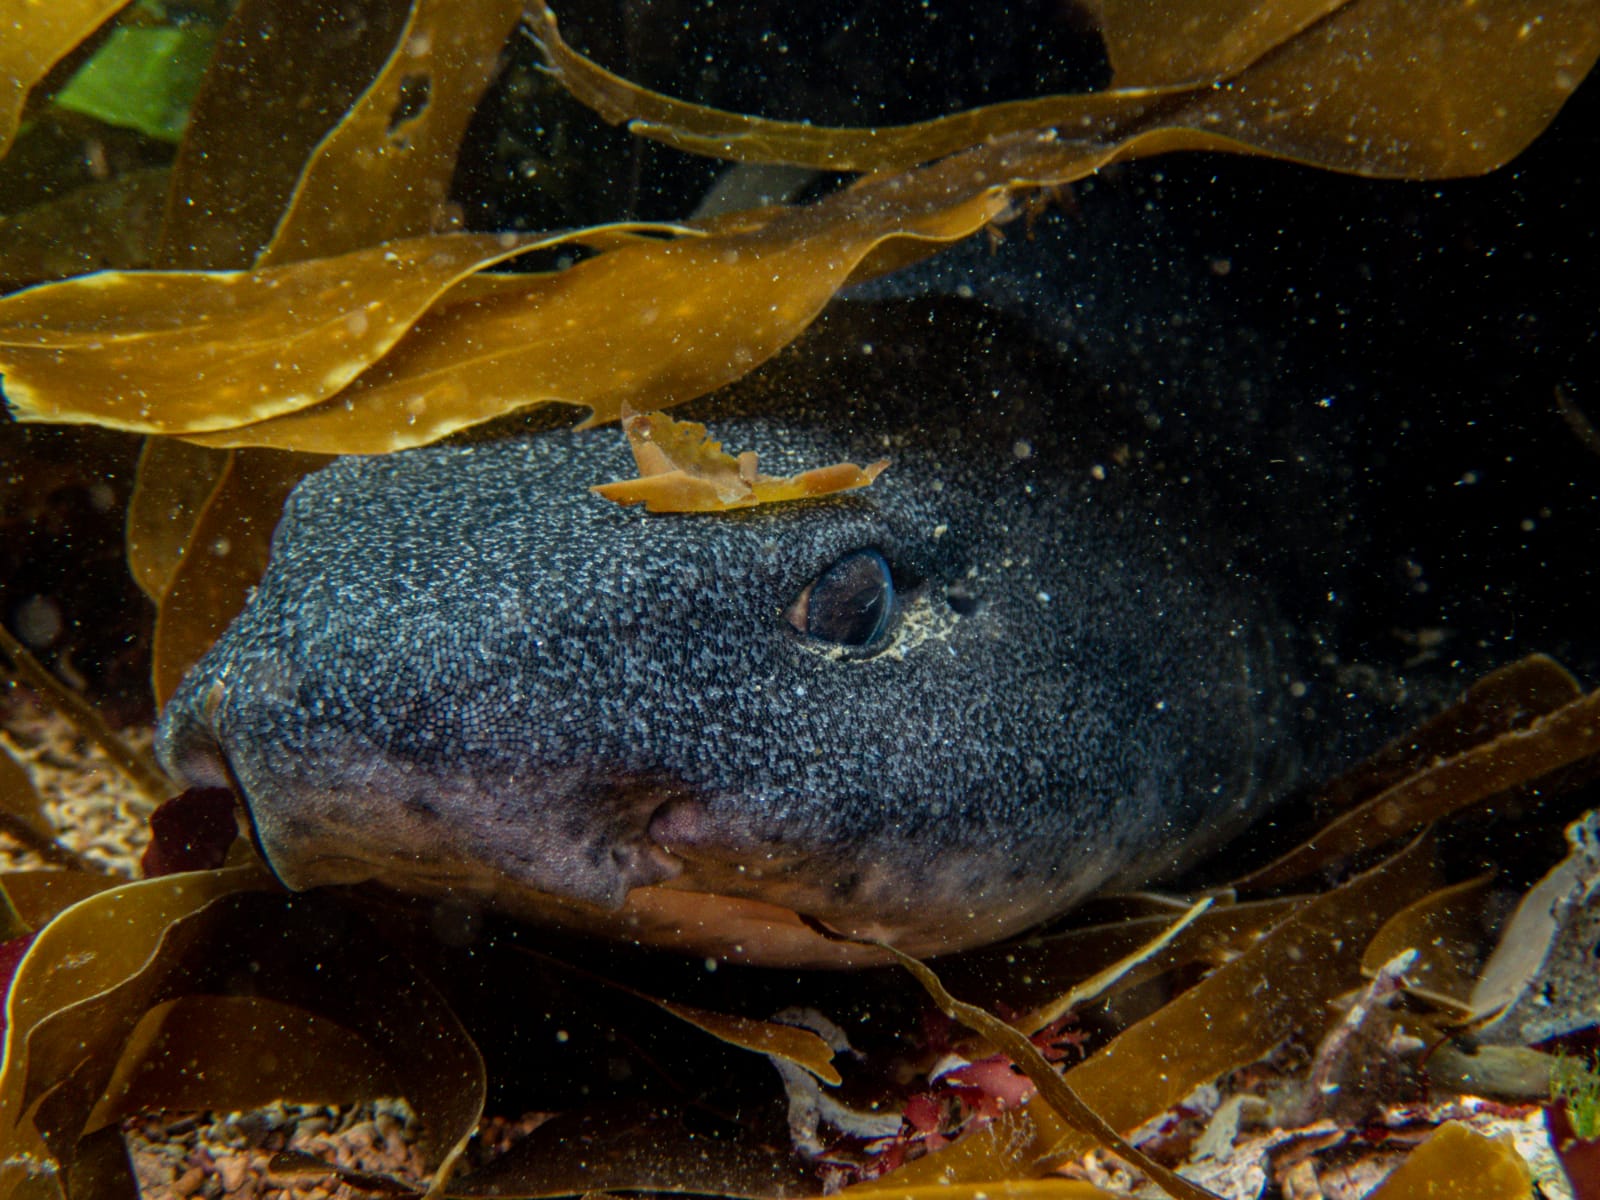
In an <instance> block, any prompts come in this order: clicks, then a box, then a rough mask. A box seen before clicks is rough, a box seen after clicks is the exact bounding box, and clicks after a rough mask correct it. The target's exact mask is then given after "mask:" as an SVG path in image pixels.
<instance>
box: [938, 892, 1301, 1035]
mask: <svg viewBox="0 0 1600 1200" xmlns="http://www.w3.org/2000/svg"><path fill="white" fill-rule="evenodd" d="M1302 902H1303V898H1301V897H1293V898H1287V899H1275V900H1256V901H1251V902H1249V903H1246V904H1227V905H1220V904H1216V905H1213V906H1212V907H1211V908H1210V909H1209V910H1208V911H1206V912H1205V913H1203V914H1202V915H1201V916H1200V917H1198V918H1197V919H1196V920H1195V921H1194V923H1193V924H1192V925H1190V926H1189V928H1187V929H1185V930H1184V931H1183V932H1182V933H1181V934H1179V936H1178V937H1177V938H1176V939H1175V941H1174V942H1173V944H1172V945H1170V946H1168V947H1167V948H1166V949H1165V950H1164V951H1162V952H1161V953H1159V954H1157V955H1156V956H1155V958H1154V959H1152V960H1150V961H1148V962H1144V963H1142V964H1140V965H1139V966H1136V967H1134V968H1133V969H1131V970H1129V971H1128V972H1127V973H1126V974H1124V975H1121V976H1120V977H1119V979H1118V983H1117V986H1118V987H1131V986H1134V985H1136V984H1139V983H1142V982H1144V981H1145V980H1147V979H1150V978H1153V977H1154V976H1156V975H1159V974H1161V973H1162V972H1165V971H1169V970H1171V969H1172V968H1173V967H1175V966H1181V965H1183V964H1184V963H1191V962H1199V963H1206V964H1211V965H1216V964H1218V963H1222V962H1226V961H1228V960H1229V959H1231V958H1234V957H1236V956H1237V955H1238V954H1240V953H1242V952H1243V951H1244V950H1246V949H1247V948H1248V947H1249V946H1250V944H1251V943H1252V942H1254V941H1255V940H1256V939H1257V938H1258V937H1259V936H1260V935H1261V933H1262V932H1263V931H1264V930H1265V929H1267V928H1268V927H1269V926H1272V925H1275V924H1277V923H1278V922H1279V921H1281V920H1283V919H1284V918H1285V917H1287V916H1288V915H1289V913H1290V912H1291V911H1292V910H1293V909H1294V908H1295V907H1296V906H1297V905H1299V904H1300V903H1302ZM1171 925H1172V917H1171V916H1170V915H1162V916H1146V917H1134V918H1129V919H1126V920H1120V921H1112V922H1109V923H1106V924H1095V925H1090V926H1087V927H1084V928H1080V929H1069V930H1066V931H1064V932H1062V933H1052V934H1045V935H1044V936H1042V937H1034V938H1029V939H1028V940H1027V941H1023V942H1018V943H1011V944H1005V945H1001V946H997V947H992V948H989V949H982V950H976V951H972V952H970V953H966V954H961V955H958V956H956V957H953V958H949V959H945V960H942V961H941V962H940V963H939V977H940V978H941V979H943V980H945V981H946V983H947V984H948V985H949V986H950V987H953V988H957V989H958V990H960V991H961V993H962V994H963V995H965V996H967V997H969V998H973V999H978V1000H981V1002H982V1003H984V1004H988V1005H990V1006H994V1005H997V1004H1006V1005H1009V1006H1011V1007H1013V1008H1015V1007H1018V1006H1019V1005H1023V1004H1029V1005H1038V1004H1045V1003H1048V1002H1049V1001H1050V1000H1051V999H1052V998H1054V996H1055V994H1056V993H1057V992H1058V991H1059V990H1060V983H1061V982H1062V981H1065V980H1072V979H1085V978H1088V977H1089V976H1091V975H1094V974H1096V973H1099V972H1103V971H1107V970H1109V969H1111V968H1112V967H1113V966H1114V965H1115V964H1116V963H1117V961H1118V960H1119V959H1125V958H1127V957H1128V956H1130V955H1137V954H1138V952H1139V948H1140V947H1141V946H1143V945H1145V944H1147V943H1148V942H1149V941H1150V940H1151V939H1155V938H1159V937H1160V936H1161V934H1162V932H1163V930H1165V929H1168V928H1170V927H1171Z"/></svg>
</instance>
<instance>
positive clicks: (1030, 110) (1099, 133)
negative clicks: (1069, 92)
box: [530, 0, 1600, 178]
mask: <svg viewBox="0 0 1600 1200" xmlns="http://www.w3.org/2000/svg"><path fill="white" fill-rule="evenodd" d="M1176 9H1177V11H1174V9H1173V8H1172V7H1169V6H1156V5H1134V4H1122V5H1116V4H1108V5H1106V6H1105V11H1104V13H1103V16H1104V23H1105V26H1106V39H1107V43H1108V47H1109V49H1110V51H1111V54H1112V62H1113V65H1114V66H1118V67H1119V68H1120V69H1119V72H1118V75H1117V77H1116V78H1115V80H1114V83H1115V85H1116V87H1114V89H1113V90H1111V91H1107V92H1101V93H1094V94H1090V95H1082V96H1078V95H1073V96H1051V97H1043V98H1040V99H1036V100H1026V101H1016V102H1010V103H1005V104H997V105H994V106H991V107H989V108H981V109H973V110H969V111H967V112H963V113H957V114H955V115H953V116H949V117H942V118H939V119H936V120H932V121H926V122H921V123H918V124H914V125H905V126H896V127H888V128H878V129H845V128H826V127H821V126H815V125H807V124H805V123H802V122H782V121H769V120H765V119H762V118H758V117H748V116H743V115H740V114H736V113H727V112H722V111H719V110H716V109H710V108H706V107H704V106H701V105H695V104H689V103H686V102H684V101H679V100H675V99H673V98H671V97H669V96H664V95H661V94H660V93H656V92H651V91H648V90H647V89H644V88H640V87H638V86H637V85H634V84H632V83H629V82H627V81H626V80H623V79H621V78H619V77H617V76H615V75H612V74H611V73H610V72H607V71H605V70H604V69H603V68H601V67H600V66H599V65H598V64H596V63H593V62H592V61H590V60H588V59H586V58H584V57H583V56H582V55H579V54H577V53H576V52H575V51H573V50H572V49H571V47H569V46H567V45H566V44H565V43H564V42H563V41H562V40H561V38H560V35H559V33H558V32H557V31H556V26H555V18H554V16H553V14H552V13H551V12H550V10H549V8H548V7H547V6H546V5H544V4H542V3H540V4H537V5H535V6H534V9H533V14H534V15H533V16H532V17H531V18H530V19H531V21H532V23H533V25H534V28H535V32H536V34H537V35H538V36H539V37H540V39H541V41H542V42H543V44H544V45H545V47H546V56H547V58H548V60H549V62H550V65H551V68H552V70H553V71H554V72H555V74H556V77H557V78H558V79H559V80H560V81H561V82H562V84H563V85H564V86H566V87H567V88H568V90H570V91H571V92H572V94H573V95H574V96H576V97H577V98H578V99H579V100H581V101H583V102H584V103H585V104H588V105H590V106H591V107H593V108H594V109H596V111H598V112H599V113H600V114H601V115H602V116H604V117H605V118H606V119H607V120H610V121H617V122H622V121H625V122H627V123H628V125H629V128H630V129H632V130H633V131H634V132H636V133H638V134H641V135H643V136H645V137H650V138H654V139H656V140H658V141H662V142H665V143H667V144H668V145H672V146H675V147H677V148H678V149H681V150H687V151H691V152H693V153H697V154H704V155H709V156H713V157H719V158H727V159H732V160H735V161H740V162H782V163H792V164H796V165H801V166H811V167H815V168H817V169H819V170H834V171H839V170H853V171H899V170H904V169H905V168H907V167H910V166H913V165H915V164H917V163H920V162H927V161H930V160H932V159H935V158H939V157H942V156H944V155H947V154H951V153H954V152H956V151H959V150H961V149H963V148H965V147H969V146H975V145H978V144H980V143H982V142H984V141H986V140H995V139H1002V138H1005V137H1008V136H1013V135H1015V134H1018V133H1021V132H1024V131H1028V130H1040V129H1046V128H1051V129H1055V130H1058V131H1060V132H1061V134H1062V135H1063V136H1064V137H1068V138H1081V137H1086V138H1090V139H1092V140H1095V141H1098V142H1100V143H1101V144H1104V143H1106V142H1110V141H1131V140H1132V139H1133V138H1135V137H1139V136H1143V135H1148V134H1154V133H1156V132H1162V133H1164V134H1165V136H1164V137H1163V138H1162V139H1161V140H1162V141H1163V142H1164V143H1165V145H1164V146H1163V148H1164V149H1183V148H1206V147H1207V144H1208V143H1209V144H1210V145H1211V146H1212V148H1218V149H1225V148H1230V146H1231V148H1234V149H1242V150H1247V151H1251V152H1256V153H1263V154H1270V155H1273V156H1275V157H1280V158H1288V159H1293V160H1295V161H1299V162H1305V163H1309V164H1311V165H1315V166H1323V167H1331V168H1333V169H1336V170H1342V171H1351V172H1354V173H1357V174H1366V175H1380V176H1394V177H1400V178H1443V177H1447V176H1454V175H1474V174H1481V173H1483V172H1485V171H1490V170H1493V169H1495V168H1496V167H1498V166H1501V165H1503V164H1504V163H1506V162H1508V161H1510V159H1511V158H1513V157H1515V155H1516V154H1517V153H1519V152H1520V151H1521V150H1522V149H1523V148H1524V147H1525V146H1527V145H1528V143H1529V142H1531V141H1532V140H1533V139H1534V138H1535V137H1537V136H1538V134H1539V133H1540V132H1541V131H1542V130H1543V129H1544V127H1545V126H1546V125H1548V124H1549V122H1550V121H1551V120H1552V119H1553V118H1554V116H1555V114H1556V112H1557V111H1559V110H1560V107H1561V105H1562V104H1563V103H1565V101H1566V99H1567V97H1568V96H1569V95H1571V93H1572V91H1573V90H1574V89H1576V87H1577V85H1578V83H1579V82H1580V81H1581V80H1582V78H1583V76H1584V75H1585V74H1587V72H1588V71H1589V69H1590V67H1592V66H1593V64H1594V61H1595V57H1596V55H1597V54H1600V28H1597V27H1596V23H1595V21H1594V11H1593V5H1592V3H1591V2H1590V0H1567V2H1566V3H1565V4H1562V5H1560V6H1559V11H1557V12H1551V11H1549V8H1548V6H1536V5H1533V4H1530V3H1526V2H1511V3H1500V4H1494V5H1470V6H1464V5H1461V4H1458V3H1455V2H1454V0H1421V2H1419V3H1412V4H1391V3H1386V2H1385V0H1348V2H1346V3H1343V4H1339V3H1335V2H1329V3H1309V4H1307V3H1297V4H1289V5H1267V4H1258V5H1244V6H1240V5H1237V4H1225V5H1220V6H1215V7H1213V6H1210V5H1208V4H1206V3H1205V2H1204V0H1190V2H1189V3H1186V4H1181V5H1178V6H1176ZM1186 30H1192V31H1193V32H1194V33H1195V34H1196V36H1197V38H1198V36H1199V35H1200V34H1202V33H1209V34H1210V35H1211V36H1213V37H1219V38H1221V39H1222V40H1221V42H1220V44H1211V45H1205V46H1204V49H1203V50H1201V51H1200V52H1198V53H1195V52H1194V51H1189V50H1186V49H1183V48H1180V49H1177V50H1174V51H1170V52H1168V53H1165V54H1163V53H1162V52H1161V51H1162V48H1164V47H1171V46H1173V45H1177V46H1179V47H1182V46H1183V43H1184V33H1185V31H1186ZM1196 71H1198V72H1202V73H1205V72H1215V73H1214V74H1202V75H1200V76H1199V77H1195V76H1193V75H1192V72H1196ZM1129 76H1131V78H1129ZM1419 81H1421V82H1420V83H1419ZM1113 130H1117V131H1120V132H1118V133H1112V131H1113Z"/></svg>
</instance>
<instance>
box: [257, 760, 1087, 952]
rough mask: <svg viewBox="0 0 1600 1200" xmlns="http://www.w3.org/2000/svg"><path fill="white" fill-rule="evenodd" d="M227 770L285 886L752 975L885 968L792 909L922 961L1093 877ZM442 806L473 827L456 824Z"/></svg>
mask: <svg viewBox="0 0 1600 1200" xmlns="http://www.w3.org/2000/svg"><path fill="white" fill-rule="evenodd" d="M227 770H228V773H229V774H230V775H231V776H232V777H233V778H234V780H235V781H236V783H237V785H238V786H239V787H240V789H241V790H242V791H243V793H244V796H245V799H246V802H247V807H248V809H249V811H250V816H251V820H252V823H253V827H254V830H255V833H256V838H257V842H258V844H259V846H260V847H261V849H262V851H263V853H264V854H265V856H266V858H267V860H268V862H269V863H270V865H271V866H272V868H273V870H274V871H275V872H276V873H277V875H278V877H279V878H280V879H281V880H282V881H283V883H284V884H285V885H287V886H288V887H290V888H292V889H294V890H297V891H299V890H307V889H310V888H315V887H324V886H339V885H357V884H367V883H372V884H377V885H380V886H383V887H386V888H390V889H393V890H395V891H399V892H402V893H407V894H411V895H420V896H424V897H433V898H437V899H438V900H440V901H441V902H444V903H449V904H452V905H455V906H461V905H464V906H466V907H468V908H472V909H484V910H489V911H496V912H500V913H503V914H505V915H508V916H511V917H513V918H518V919H523V920H530V921H534V922H539V923H546V924H552V925H556V926H559V927H562V928H565V929H569V930H578V931H582V932H588V933H594V934H597V935H601V936H605V937H608V938H611V939H616V940H623V941H631V942H638V943H641V944H645V945H650V946H655V947H661V948H666V949H671V950H678V951H682V952H685V953H690V954H695V955H699V956H706V957H711V958H717V959H724V960H729V961H739V962H746V963H751V964H757V965H766V966H792V967H853V966H864V965H869V964H872V963H878V962H882V961H885V960H886V958H887V955H886V954H885V953H884V952H883V951H882V950H880V949H873V948H870V947H864V946H860V945H849V944H842V943H840V942H836V941H832V940H830V939H828V938H827V937H826V936H824V935H823V934H821V933H819V932H817V931H816V930H815V929H814V928H813V927H812V926H811V925H808V924H807V923H806V921H804V920H802V917H801V915H800V914H805V916H806V917H809V918H813V919H815V920H816V921H820V922H821V923H822V924H824V925H825V926H827V927H828V928H829V929H832V930H834V931H836V932H838V933H840V934H844V935H846V936H849V937H854V938H860V939H863V940H866V941H873V942H876V941H881V942H886V943H888V944H890V945H893V946H895V947H896V948H897V949H900V950H903V951H906V952H908V953H912V954H918V955H932V954H939V953H945V952H950V951H954V950H959V949H963V948H966V947H970V946H975V945H980V944H985V943H989V942H993V941H997V940H1000V939H1002V938H1004V937H1006V936H1009V935H1011V934H1014V933H1018V932H1021V931H1022V930H1024V929H1026V928H1027V927H1029V926H1031V925H1033V924H1036V923H1037V922H1038V921H1040V920H1043V919H1044V918H1046V917H1048V916H1050V915H1052V914H1053V913H1055V912H1059V911H1060V910H1061V909H1063V908H1065V907H1067V906H1068V905H1070V904H1071V903H1073V902H1074V901H1076V900H1078V899H1081V898H1082V897H1083V896H1084V895H1086V894H1087V893H1088V892H1090V891H1091V890H1092V889H1093V888H1094V887H1095V886H1097V885H1098V884H1100V883H1102V882H1103V879H1102V878H1101V876H1100V875H1099V874H1095V873H1093V872H1092V871H1089V872H1076V873H1063V874H1061V875H1059V876H1058V875H1057V874H1056V873H1055V872H1053V871H1049V870H1045V871H1043V872H1040V871H1038V870H1035V869H1032V868H1030V869H1029V870H1028V871H1027V872H1026V877H1025V878H1024V877H1021V876H1022V874H1023V872H1022V868H1021V867H1020V866H1019V862H1020V857H1019V856H1017V855H1014V854H1010V853H1004V852H1001V851H999V850H997V849H994V848H990V849H985V850H972V849H964V850H951V849H949V848H946V849H944V850H943V851H939V852H934V850H933V849H932V848H930V847H929V846H927V845H926V844H919V843H918V842H917V840H916V839H915V838H914V837H913V836H909V835H908V836H907V837H906V838H904V839H897V838H896V837H894V836H893V835H883V834H880V835H879V836H876V837H873V838H870V839H863V840H862V842H861V843H860V844H856V845H849V846H840V845H825V844H823V845H807V844H803V843H799V842H797V841H796V840H794V839H792V838H791V839H784V838H781V837H778V836H774V835H770V834H763V833H757V832H754V831H752V830H751V829H749V828H748V827H747V826H743V825H742V822H740V821H738V820H737V819H734V820H731V821H729V820H719V819H718V818H717V817H716V816H714V815H713V814H712V813H711V812H710V811H709V810H708V807H707V806H706V805H705V804H703V803H701V801H700V800H698V799H696V798H695V797H693V796H691V795H689V794H687V793H686V792H684V791H683V790H682V789H674V788H670V787H668V788H663V789H660V790H655V789H652V788H650V787H649V786H644V785H634V786H615V785H596V784H594V783H593V782H592V781H591V782H589V783H588V784H587V785H586V784H585V783H584V782H582V781H579V780H568V779H561V778H559V777H552V778H549V779H547V780H546V787H547V788H548V789H549V790H544V791H542V792H541V794H539V796H538V798H537V800H536V801H534V802H530V800H529V796H528V794H527V793H526V792H524V793H522V794H521V795H518V794H516V793H515V792H514V791H513V790H512V789H510V788H508V787H506V786H505V785H501V786H499V787H495V788H487V787H486V788H484V789H482V790H477V791H474V792H472V793H470V794H466V793H462V792H460V791H459V790H458V791H454V792H451V791H450V790H448V789H445V788H439V787H437V786H430V785H429V783H428V782H427V781H425V780H423V779H420V778H418V777H417V776H416V775H415V774H414V773H413V772H410V771H406V770H398V771H397V770H394V769H393V768H391V770H390V771H388V772H384V773H383V774H384V775H386V776H387V777H380V776H378V775H374V776H373V777H372V778H369V779H368V780H367V781H366V783H367V786H366V787H363V788H361V789H350V788H348V787H347V788H343V789H340V790H339V791H337V792H329V791H326V790H319V789H311V788H306V787H304V786H301V785H300V784H299V783H298V782H297V781H286V780H284V779H274V778H272V777H271V776H270V773H269V772H268V769H267V768H266V767H265V765H264V764H262V763H260V762H254V763H253V762H251V761H250V760H249V757H248V756H245V759H244V761H242V762H236V763H233V764H231V765H230V766H229V767H228V768H227ZM455 786H456V787H457V788H459V787H460V783H459V780H458V781H456V785H455ZM585 787H587V789H588V791H587V793H586V792H585ZM738 807H739V806H738V804H737V801H736V800H735V802H734V803H733V804H731V805H729V806H728V808H729V809H731V810H733V811H737V810H738ZM457 810H460V811H463V812H465V811H471V812H473V813H474V814H475V819H474V820H472V821H463V820H460V819H455V818H454V817H453V815H452V814H453V813H455V812H456V811H457Z"/></svg>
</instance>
